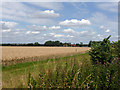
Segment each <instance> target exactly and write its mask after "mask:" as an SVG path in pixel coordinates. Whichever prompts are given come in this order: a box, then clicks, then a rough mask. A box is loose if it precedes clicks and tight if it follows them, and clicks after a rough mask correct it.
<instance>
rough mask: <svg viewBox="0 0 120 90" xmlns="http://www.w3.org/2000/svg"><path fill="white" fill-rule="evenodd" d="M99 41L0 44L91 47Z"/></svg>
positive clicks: (13, 44)
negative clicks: (85, 42) (86, 42)
mask: <svg viewBox="0 0 120 90" xmlns="http://www.w3.org/2000/svg"><path fill="white" fill-rule="evenodd" d="M100 42H101V41H89V43H88V44H84V43H83V42H80V43H75V44H71V43H66V42H65V43H62V42H60V41H46V42H45V43H44V44H40V43H38V42H35V43H2V44H0V46H63V47H91V44H92V43H100Z"/></svg>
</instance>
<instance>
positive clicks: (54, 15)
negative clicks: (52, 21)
mask: <svg viewBox="0 0 120 90" xmlns="http://www.w3.org/2000/svg"><path fill="white" fill-rule="evenodd" d="M29 16H30V18H41V19H44V18H45V19H46V18H57V17H59V16H60V15H59V14H58V13H55V11H54V10H45V11H37V12H35V13H33V14H31V15H29Z"/></svg>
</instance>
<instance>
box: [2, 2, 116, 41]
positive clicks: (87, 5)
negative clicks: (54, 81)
mask: <svg viewBox="0 0 120 90" xmlns="http://www.w3.org/2000/svg"><path fill="white" fill-rule="evenodd" d="M117 5H118V3H117V2H116V3H114V2H106V3H105V2H49V3H48V2H45V3H42V2H35V3H34V2H3V3H2V6H0V8H2V16H0V18H1V19H2V21H1V22H0V24H1V26H2V29H1V30H0V32H1V33H2V42H3V43H31V42H39V43H44V42H45V41H48V40H59V41H62V42H70V43H80V42H83V43H88V42H89V41H90V40H102V39H103V38H105V37H107V36H109V35H112V37H111V39H110V40H111V41H116V40H118V6H117Z"/></svg>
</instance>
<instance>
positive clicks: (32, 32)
mask: <svg viewBox="0 0 120 90" xmlns="http://www.w3.org/2000/svg"><path fill="white" fill-rule="evenodd" d="M31 33H32V34H39V33H40V32H38V31H36V32H35V31H33V32H31Z"/></svg>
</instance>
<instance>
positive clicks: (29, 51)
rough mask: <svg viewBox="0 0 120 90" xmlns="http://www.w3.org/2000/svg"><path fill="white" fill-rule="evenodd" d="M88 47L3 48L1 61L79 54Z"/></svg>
mask: <svg viewBox="0 0 120 90" xmlns="http://www.w3.org/2000/svg"><path fill="white" fill-rule="evenodd" d="M89 49H90V48H89V47H17V46H3V47H2V60H11V59H16V58H24V57H34V56H50V55H59V54H63V55H64V54H69V53H80V52H85V51H86V50H89Z"/></svg>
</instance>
